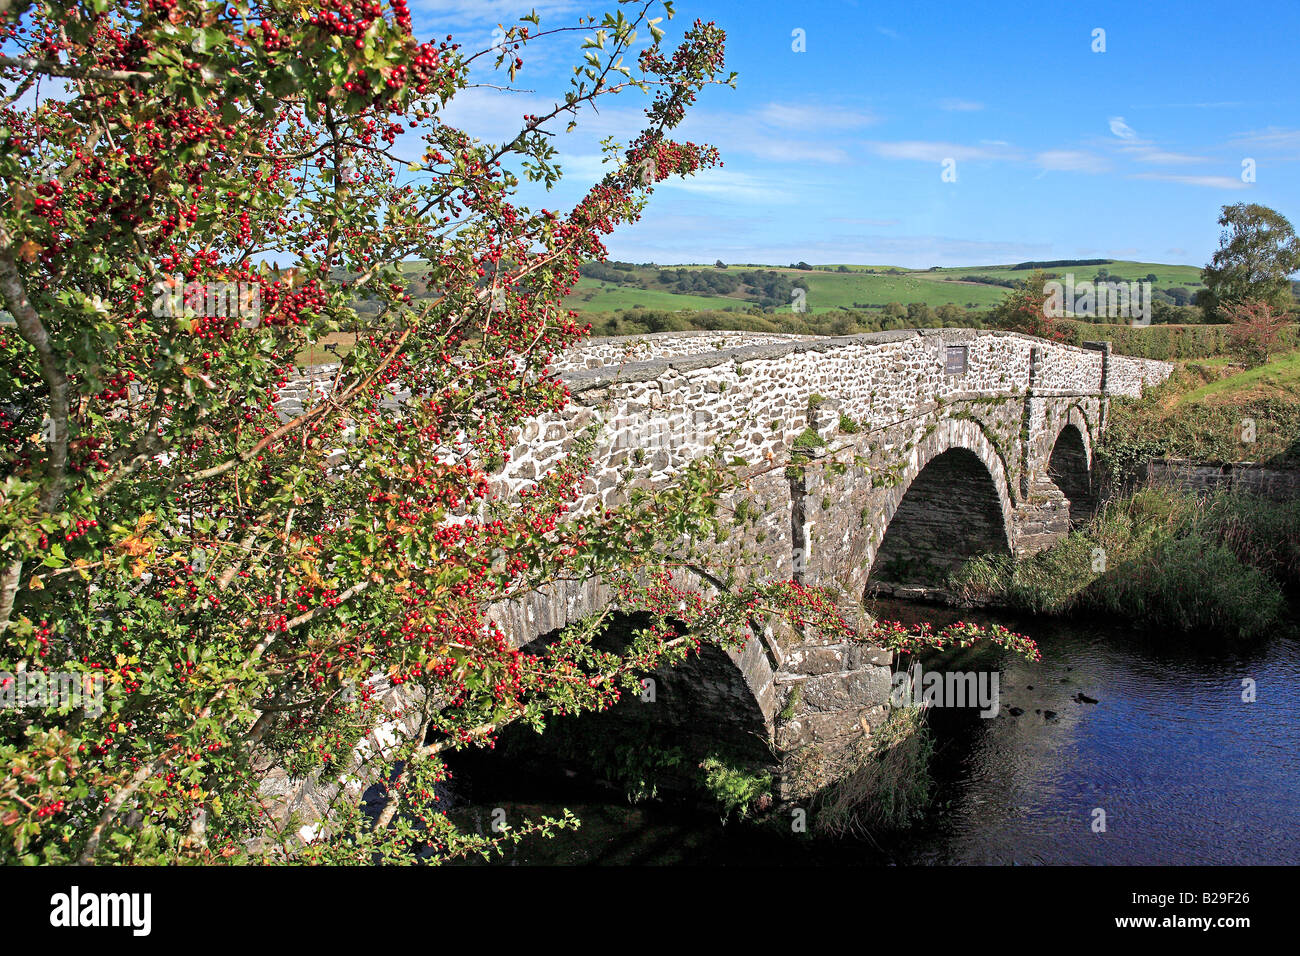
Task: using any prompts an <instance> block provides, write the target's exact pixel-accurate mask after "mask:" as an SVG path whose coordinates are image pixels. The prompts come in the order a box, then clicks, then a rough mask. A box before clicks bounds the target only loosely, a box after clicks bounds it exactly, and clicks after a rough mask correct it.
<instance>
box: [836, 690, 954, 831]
mask: <svg viewBox="0 0 1300 956" xmlns="http://www.w3.org/2000/svg"><path fill="white" fill-rule="evenodd" d="M856 746H857V748H858V749H857V752H856V753H855V754H853V755H852V756H851V757H850V760H851V764H850V766H851V769H850V770H849V772H848V773H846V774H845V775H844V776H842V777H841V778H839V779H838V780H837V781H836V782H835V783H833V784H832V785H831V786H829V787H827V788H826V789H825V790H823V791H822V792H821V793H819V794H818V795H817V798H816V800H815V802H814V806H813V814H814V816H813V820H814V824H815V827H816V829H817V831H818V832H820V833H824V834H827V835H829V836H833V837H842V836H846V835H848V834H857V835H866V834H871V833H873V832H876V831H877V830H879V829H882V828H883V829H901V828H903V827H906V826H909V825H911V824H912V823H914V822H916V821H917V820H919V819H921V817H922V816H923V815H924V814H925V811H926V810H927V808H928V807H929V806H930V802H931V799H932V789H933V779H932V778H931V776H930V757H931V756H932V754H933V753H934V741H933V739H932V737H931V734H930V728H929V725H928V724H926V722H925V711H924V710H922V709H921V708H919V707H902V708H895V709H894V710H892V711H890V713H889V717H888V719H886V720H885V722H884V723H883V724H881V725H880V726H879V727H878V728H877V729H876V731H875V733H873V734H872V735H871V736H870V737H866V736H864V737H863V738H862V739H861V741H860V742H859V743H858V744H857V745H856Z"/></svg>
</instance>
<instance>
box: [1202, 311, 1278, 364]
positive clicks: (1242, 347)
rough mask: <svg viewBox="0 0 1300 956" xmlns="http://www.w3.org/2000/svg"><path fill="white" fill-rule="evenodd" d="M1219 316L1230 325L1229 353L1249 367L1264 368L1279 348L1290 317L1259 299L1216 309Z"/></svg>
mask: <svg viewBox="0 0 1300 956" xmlns="http://www.w3.org/2000/svg"><path fill="white" fill-rule="evenodd" d="M1219 315H1220V316H1222V317H1223V319H1224V320H1225V321H1227V322H1230V323H1232V328H1231V329H1229V330H1228V336H1229V339H1230V341H1231V342H1232V347H1233V350H1234V351H1235V352H1236V353H1237V354H1238V355H1240V356H1241V357H1242V359H1244V360H1245V361H1246V363H1247V364H1249V365H1252V366H1254V365H1264V364H1265V363H1267V362H1268V360H1269V359H1270V358H1272V357H1273V355H1275V354H1276V353H1277V352H1279V351H1281V350H1282V347H1283V333H1284V332H1285V331H1286V328H1287V326H1288V325H1289V324H1290V316H1289V315H1287V313H1286V312H1284V311H1282V310H1281V309H1279V308H1277V307H1276V306H1274V305H1273V304H1272V303H1271V302H1266V301H1264V300H1262V299H1244V300H1242V301H1240V302H1229V303H1225V304H1224V305H1221V306H1220V307H1219Z"/></svg>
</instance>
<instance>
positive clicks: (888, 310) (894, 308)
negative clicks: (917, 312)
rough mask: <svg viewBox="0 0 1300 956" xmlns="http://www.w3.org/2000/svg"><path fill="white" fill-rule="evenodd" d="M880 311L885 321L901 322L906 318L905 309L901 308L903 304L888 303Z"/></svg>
mask: <svg viewBox="0 0 1300 956" xmlns="http://www.w3.org/2000/svg"><path fill="white" fill-rule="evenodd" d="M881 311H882V312H883V313H884V315H885V318H887V319H897V320H899V321H902V320H903V319H905V318H907V309H906V308H905V307H904V306H903V303H901V302H890V303H889V304H888V305H886V306H885V307H884V309H882V310H881Z"/></svg>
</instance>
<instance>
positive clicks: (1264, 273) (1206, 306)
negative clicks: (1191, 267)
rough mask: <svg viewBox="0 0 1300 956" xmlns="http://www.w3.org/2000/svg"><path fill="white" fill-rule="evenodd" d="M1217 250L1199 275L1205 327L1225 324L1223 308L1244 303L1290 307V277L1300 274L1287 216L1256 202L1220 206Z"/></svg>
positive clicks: (1299, 244)
mask: <svg viewBox="0 0 1300 956" xmlns="http://www.w3.org/2000/svg"><path fill="white" fill-rule="evenodd" d="M1219 225H1221V226H1223V233H1222V236H1221V237H1220V239H1219V249H1218V251H1217V252H1215V254H1214V258H1213V259H1211V260H1210V263H1209V265H1207V266H1206V267H1205V268H1204V269H1203V270H1202V271H1201V279H1202V281H1204V283H1205V289H1204V292H1203V294H1202V295H1200V296H1198V299H1199V300H1200V301H1199V304H1200V305H1201V308H1202V309H1203V310H1204V313H1205V318H1206V321H1207V322H1215V321H1225V318H1224V317H1225V315H1227V313H1225V312H1224V311H1223V308H1224V306H1228V305H1232V304H1234V303H1238V302H1244V301H1245V300H1247V299H1254V300H1259V301H1263V302H1267V303H1269V304H1270V305H1272V306H1274V308H1276V309H1281V310H1286V309H1289V308H1291V307H1292V306H1293V305H1294V304H1295V300H1294V298H1293V297H1292V295H1291V281H1290V279H1289V276H1290V275H1291V274H1292V273H1293V272H1296V271H1297V270H1300V241H1298V240H1297V239H1296V234H1295V230H1294V229H1293V228H1292V227H1291V223H1290V222H1288V221H1287V219H1286V217H1285V216H1283V215H1282V214H1281V213H1279V212H1277V211H1276V210H1274V209H1270V208H1268V207H1267V206H1261V205H1258V204H1257V203H1237V204H1235V205H1232V206H1224V207H1223V214H1222V215H1221V216H1219Z"/></svg>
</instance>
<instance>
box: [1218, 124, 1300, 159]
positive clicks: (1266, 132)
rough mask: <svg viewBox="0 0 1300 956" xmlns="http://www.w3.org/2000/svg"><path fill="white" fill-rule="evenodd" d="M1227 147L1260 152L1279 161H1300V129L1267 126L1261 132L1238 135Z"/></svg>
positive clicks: (1255, 131) (1253, 131) (1254, 131)
mask: <svg viewBox="0 0 1300 956" xmlns="http://www.w3.org/2000/svg"><path fill="white" fill-rule="evenodd" d="M1229 145H1231V146H1233V147H1235V148H1246V149H1254V150H1262V151H1265V152H1268V153H1272V154H1274V155H1275V157H1276V158H1279V159H1300V129H1286V128H1284V127H1281V126H1268V127H1265V128H1264V129H1262V130H1251V131H1250V132H1248V133H1238V134H1237V135H1236V136H1234V137H1232V139H1231V140H1229Z"/></svg>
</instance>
